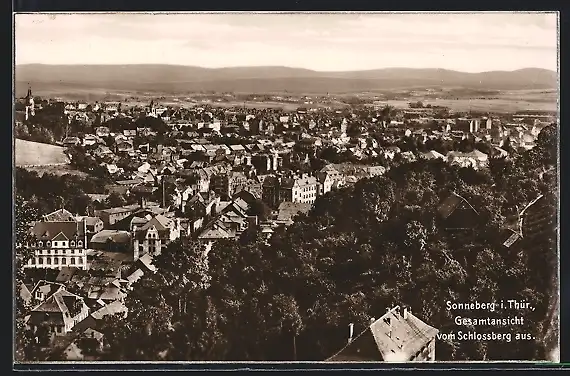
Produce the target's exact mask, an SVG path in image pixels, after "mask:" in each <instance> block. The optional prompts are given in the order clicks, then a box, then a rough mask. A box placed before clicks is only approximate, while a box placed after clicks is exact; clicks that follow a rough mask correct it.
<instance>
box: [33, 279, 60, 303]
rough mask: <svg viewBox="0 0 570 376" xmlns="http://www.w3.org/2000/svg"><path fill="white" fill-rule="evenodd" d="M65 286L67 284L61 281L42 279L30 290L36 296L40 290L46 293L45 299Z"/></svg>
mask: <svg viewBox="0 0 570 376" xmlns="http://www.w3.org/2000/svg"><path fill="white" fill-rule="evenodd" d="M64 288H65V286H64V285H62V284H61V283H57V282H50V281H46V280H41V281H38V282H37V283H36V284H35V285H34V287H33V288H32V290H31V291H30V294H32V296H34V295H35V294H36V292H38V291H40V292H41V293H42V294H43V295H44V299H45V298H48V297H50V296H51V295H52V294H54V293H55V292H57V291H59V290H61V289H64Z"/></svg>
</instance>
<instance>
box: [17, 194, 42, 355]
mask: <svg viewBox="0 0 570 376" xmlns="http://www.w3.org/2000/svg"><path fill="white" fill-rule="evenodd" d="M14 217H15V225H16V229H15V244H16V246H15V249H14V253H15V258H16V262H15V280H16V283H15V287H16V291H15V294H14V295H15V299H16V301H15V310H16V315H15V320H16V332H15V340H16V354H15V358H16V360H18V361H26V360H34V358H35V357H36V350H37V349H36V347H37V346H36V344H35V343H34V342H35V341H34V339H33V334H32V333H30V332H29V331H27V330H26V329H25V315H26V314H27V312H28V310H29V309H30V308H31V307H29V306H27V304H26V303H25V302H24V300H23V299H22V297H21V295H20V288H21V286H22V284H23V283H24V281H25V273H24V265H26V264H27V263H28V260H29V259H30V258H31V257H32V256H33V251H32V250H31V249H30V248H28V247H27V245H28V244H29V243H31V241H32V236H31V233H30V226H31V224H32V222H33V221H36V220H38V219H39V214H38V211H37V208H35V207H34V206H33V205H31V204H30V203H29V202H28V201H26V200H24V198H23V197H22V196H21V195H16V196H15V198H14Z"/></svg>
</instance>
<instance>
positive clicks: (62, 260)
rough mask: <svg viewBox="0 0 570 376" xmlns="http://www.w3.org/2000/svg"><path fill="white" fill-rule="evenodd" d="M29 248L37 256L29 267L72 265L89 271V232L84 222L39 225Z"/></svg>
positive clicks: (40, 223) (29, 263)
mask: <svg viewBox="0 0 570 376" xmlns="http://www.w3.org/2000/svg"><path fill="white" fill-rule="evenodd" d="M31 232H32V237H33V240H32V241H31V243H30V244H28V247H30V248H32V249H33V250H34V257H32V258H30V260H28V264H27V265H26V267H29V268H43V269H61V268H62V267H66V266H72V267H75V268H78V269H87V229H86V224H85V221H77V222H71V221H66V222H45V221H41V222H36V224H35V225H34V227H33V228H32V231H31Z"/></svg>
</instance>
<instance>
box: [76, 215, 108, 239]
mask: <svg viewBox="0 0 570 376" xmlns="http://www.w3.org/2000/svg"><path fill="white" fill-rule="evenodd" d="M77 219H78V220H80V221H81V220H84V221H85V231H86V233H87V241H90V239H91V237H93V235H95V234H96V233H98V232H99V231H101V230H103V228H104V227H105V225H104V223H103V221H102V220H101V218H99V217H78V218H77Z"/></svg>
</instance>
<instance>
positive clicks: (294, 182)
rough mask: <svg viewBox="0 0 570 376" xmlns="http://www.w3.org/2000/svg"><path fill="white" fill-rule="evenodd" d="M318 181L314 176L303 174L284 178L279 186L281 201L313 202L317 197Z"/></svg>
mask: <svg viewBox="0 0 570 376" xmlns="http://www.w3.org/2000/svg"><path fill="white" fill-rule="evenodd" d="M318 186H319V184H318V181H317V178H315V177H314V176H309V175H306V174H303V175H302V176H300V177H293V178H284V179H282V181H281V186H280V188H279V200H280V202H284V201H288V202H298V203H302V204H313V203H314V202H315V200H316V199H317V193H318Z"/></svg>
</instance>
